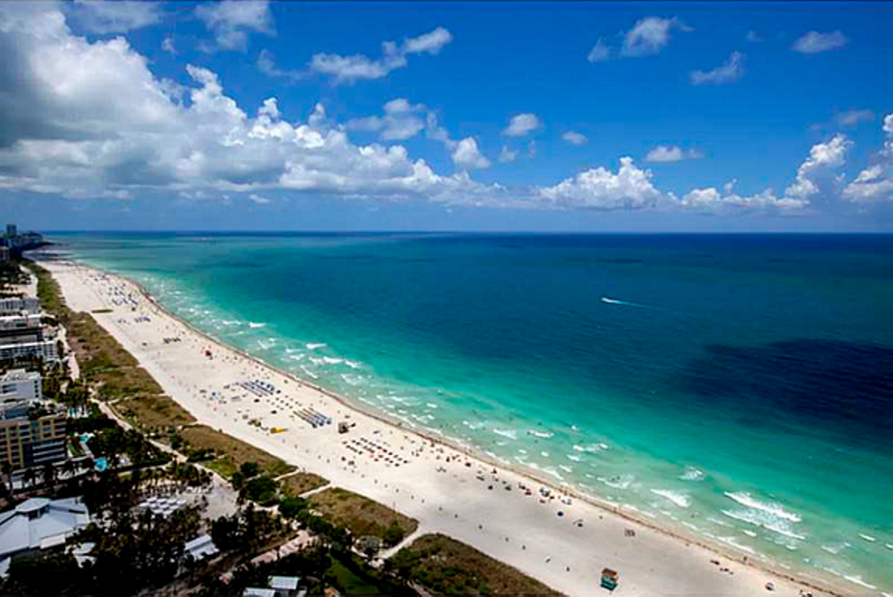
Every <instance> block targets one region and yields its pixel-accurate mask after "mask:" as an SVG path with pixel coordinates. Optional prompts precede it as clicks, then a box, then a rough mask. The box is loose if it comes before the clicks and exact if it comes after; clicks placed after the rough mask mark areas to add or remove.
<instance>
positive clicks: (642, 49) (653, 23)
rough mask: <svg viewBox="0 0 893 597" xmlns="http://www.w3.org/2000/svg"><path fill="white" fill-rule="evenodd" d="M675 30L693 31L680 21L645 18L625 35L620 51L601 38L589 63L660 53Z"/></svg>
mask: <svg viewBox="0 0 893 597" xmlns="http://www.w3.org/2000/svg"><path fill="white" fill-rule="evenodd" d="M673 30H679V31H693V29H692V28H691V27H689V26H687V25H686V24H685V23H683V22H682V21H680V20H679V19H677V18H675V17H673V18H671V19H663V18H661V17H645V18H643V19H639V20H638V21H636V24H635V25H633V28H632V29H630V30H629V31H627V32H626V33H624V34H623V43H622V44H621V45H620V48H619V49H614V48H611V47H609V46H608V44H607V43H605V40H604V39H603V38H599V39H598V41H597V42H596V43H595V45H594V46H593V47H592V49H591V50H590V51H589V55H588V56H587V59H588V60H589V62H604V61H606V60H610V59H611V57H612V56H614V55H618V56H625V57H637V56H650V55H652V54H657V53H659V52H660V51H661V50H662V49H664V48H665V47H666V46H667V45H668V44H669V43H670V37H671V36H670V34H671V33H672V31H673Z"/></svg>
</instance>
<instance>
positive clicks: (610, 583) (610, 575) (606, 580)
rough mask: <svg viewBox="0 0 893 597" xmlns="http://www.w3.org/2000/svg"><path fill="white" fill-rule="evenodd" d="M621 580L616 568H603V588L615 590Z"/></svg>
mask: <svg viewBox="0 0 893 597" xmlns="http://www.w3.org/2000/svg"><path fill="white" fill-rule="evenodd" d="M619 581H620V574H619V573H618V572H617V571H616V570H611V569H610V568H605V569H604V570H602V583H601V585H602V588H603V589H608V590H609V591H613V590H614V589H616V588H617V583H618V582H619Z"/></svg>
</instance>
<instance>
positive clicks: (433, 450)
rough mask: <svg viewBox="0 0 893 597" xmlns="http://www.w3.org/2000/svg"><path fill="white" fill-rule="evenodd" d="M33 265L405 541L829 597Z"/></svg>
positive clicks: (658, 580)
mask: <svg viewBox="0 0 893 597" xmlns="http://www.w3.org/2000/svg"><path fill="white" fill-rule="evenodd" d="M41 265H43V266H44V267H46V268H47V269H48V270H49V271H50V272H51V273H52V274H53V276H54V277H55V279H56V280H57V281H58V282H59V285H60V287H61V289H62V292H63V295H64V297H65V300H66V302H67V304H68V306H69V307H70V308H71V309H73V310H75V311H85V312H95V311H97V310H102V311H101V312H96V313H94V314H93V317H95V318H96V320H97V321H98V322H99V324H100V325H102V327H103V328H105V329H106V330H107V331H108V332H109V333H110V334H111V335H112V336H114V337H115V338H116V339H117V340H118V341H119V342H120V343H121V344H122V345H123V346H124V348H126V349H127V350H128V351H129V352H131V353H132V354H133V355H134V356H135V357H136V358H137V359H138V360H139V362H140V363H141V364H142V366H143V367H144V368H145V369H146V370H147V371H148V372H149V373H150V374H151V375H152V376H153V377H154V378H155V379H156V380H157V381H158V383H159V384H160V385H161V386H162V388H163V389H164V391H165V392H166V393H167V394H168V395H169V396H171V398H173V399H174V400H175V401H176V402H177V403H179V404H180V405H182V406H183V407H184V408H185V409H186V410H188V411H189V412H190V413H191V414H192V415H193V416H194V417H195V418H196V419H197V420H198V421H199V422H200V423H204V424H206V425H208V426H211V427H213V428H215V429H220V430H222V431H224V432H225V433H227V434H230V435H232V436H234V437H236V438H238V439H241V440H243V441H245V442H248V443H251V444H253V445H255V446H257V447H258V448H261V449H263V450H266V451H268V452H270V453H271V454H274V455H276V456H278V457H280V458H282V459H283V460H285V461H286V462H288V463H291V464H294V465H296V466H298V467H300V468H301V469H303V470H306V471H310V472H313V473H317V474H319V475H322V476H324V477H325V478H327V479H329V480H330V481H331V482H332V483H333V484H334V485H337V486H341V487H344V488H346V489H348V490H350V491H354V492H356V493H359V494H362V495H364V496H366V497H368V498H371V499H373V500H376V501H379V502H381V503H383V504H386V505H388V506H390V507H392V508H394V509H395V510H398V511H400V512H402V513H404V514H406V515H408V516H412V517H414V518H416V519H417V520H418V521H419V529H418V531H416V533H415V534H414V536H412V537H409V538H407V541H412V539H413V538H414V537H415V536H418V535H421V534H425V533H434V532H439V533H443V534H446V535H449V536H451V537H453V538H455V539H458V540H460V541H463V542H465V543H467V544H469V545H472V546H474V547H475V548H477V549H479V550H480V551H482V552H484V553H486V554H488V555H490V556H492V557H494V558H496V559H499V560H501V561H503V562H506V563H508V564H510V565H512V566H515V567H516V568H518V569H519V570H521V571H523V572H524V573H526V574H528V575H530V576H532V577H534V578H536V579H538V580H540V581H542V582H543V583H545V584H547V585H549V586H551V587H553V588H555V589H556V590H559V591H561V592H563V593H566V594H568V595H599V594H607V592H606V591H604V589H601V588H599V586H598V583H599V577H600V573H601V570H602V569H603V568H605V567H607V568H612V569H614V570H617V571H619V573H620V585H619V587H618V589H617V590H616V591H615V593H616V594H617V595H656V594H661V595H670V594H688V595H692V594H703V595H708V594H709V595H756V594H780V595H793V596H798V595H800V594H802V592H804V591H807V592H811V593H813V594H815V595H819V594H827V593H823V592H822V591H821V590H818V589H817V587H826V588H832V587H831V586H830V585H829V584H828V583H829V580H828V579H824V578H822V579H819V578H807V577H805V576H804V577H797V578H795V577H794V576H793V574H787V573H785V572H784V571H783V570H781V569H776V570H773V567H772V565H771V564H770V563H768V562H761V561H758V562H754V561H753V560H751V561H750V562H748V563H746V564H745V562H744V560H745V558H746V556H747V554H746V553H744V552H740V554H736V553H735V552H733V551H732V549H733V548H731V547H730V548H729V550H728V551H726V552H725V553H721V552H722V551H724V550H718V549H717V550H714V549H712V548H710V547H708V546H705V545H701V544H698V543H696V542H695V540H694V539H693V538H686V537H684V536H682V535H681V534H680V535H677V534H674V533H670V532H668V531H666V530H662V529H657V528H654V527H652V526H650V525H648V524H647V522H645V521H638V520H635V519H634V516H633V514H634V513H632V512H629V513H617V512H615V511H613V510H612V509H611V508H610V507H609V506H607V505H602V504H598V503H594V502H592V501H590V500H584V499H581V498H580V496H577V495H573V494H569V493H567V492H565V491H561V490H559V489H558V488H555V487H550V486H548V485H547V484H546V483H545V482H543V481H540V480H536V479H534V478H532V477H529V476H527V475H525V474H522V472H521V471H517V470H509V469H506V468H505V467H501V466H495V465H494V464H492V463H488V462H485V461H483V460H481V459H478V458H477V457H474V456H472V455H469V454H466V453H464V452H462V451H460V450H459V449H457V448H454V447H452V446H449V445H446V444H444V443H441V442H435V441H432V439H430V438H426V437H423V436H421V435H419V434H417V433H415V432H412V431H409V430H407V429H406V428H403V427H400V426H397V425H394V424H391V423H389V422H387V421H385V420H383V419H381V418H378V417H374V416H371V415H369V414H367V413H364V412H362V411H360V410H358V409H355V408H353V407H351V406H349V405H348V404H347V403H346V402H344V401H343V400H340V399H339V398H337V397H335V396H333V395H331V394H329V393H327V392H324V391H321V390H320V389H318V388H315V387H313V386H312V385H310V384H308V383H305V382H302V381H301V380H299V379H297V378H295V377H293V376H290V375H288V374H286V373H283V372H280V371H278V370H276V369H274V368H272V367H269V366H266V365H264V364H263V363H260V362H259V361H257V360H255V359H252V358H250V357H248V356H246V355H243V354H241V353H240V352H238V351H236V350H234V349H231V348H229V347H227V346H224V345H222V344H220V343H218V342H216V341H214V340H213V339H211V338H210V337H208V336H206V335H203V334H201V333H199V332H198V331H196V330H194V329H193V328H191V327H190V326H188V325H186V324H185V323H184V322H182V321H180V320H178V319H177V318H175V317H174V316H172V315H170V314H168V313H167V312H165V311H164V310H162V309H161V308H160V307H159V306H158V305H156V304H155V303H154V302H153V301H151V299H150V298H149V297H148V296H146V295H145V294H144V293H143V292H142V290H141V289H140V288H139V287H138V286H137V285H136V284H133V283H131V282H129V281H127V280H126V279H124V278H122V277H119V276H114V275H110V274H107V273H104V272H100V271H98V270H96V269H92V268H89V267H86V266H84V265H81V264H77V263H74V262H70V261H63V260H46V261H41ZM339 423H347V424H348V425H349V426H350V428H349V431H348V432H347V433H343V434H342V433H339V432H338V424H339ZM274 428H281V429H284V431H281V432H277V433H272V432H271V431H272V430H273V429H274ZM277 431H278V429H277ZM370 454H372V455H370ZM798 579H799V580H798ZM801 581H802V582H801ZM767 583H773V585H774V591H772V592H770V591H769V590H768V589H767V588H766V585H767ZM834 590H835V591H836V592H839V593H842V592H843V591H844V589H842V588H834Z"/></svg>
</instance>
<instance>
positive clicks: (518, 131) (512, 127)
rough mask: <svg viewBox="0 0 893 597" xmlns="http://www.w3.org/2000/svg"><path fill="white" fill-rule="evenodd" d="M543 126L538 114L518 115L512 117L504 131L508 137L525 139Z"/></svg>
mask: <svg viewBox="0 0 893 597" xmlns="http://www.w3.org/2000/svg"><path fill="white" fill-rule="evenodd" d="M541 126H542V122H540V119H539V118H538V117H537V115H536V114H530V113H525V114H516V115H514V116H512V119H511V120H510V121H509V125H508V126H507V127H506V128H505V130H503V131H502V134H503V135H506V136H508V137H523V136H525V135H527V134H528V133H531V132H533V131H535V130H536V129H538V128H540V127H541Z"/></svg>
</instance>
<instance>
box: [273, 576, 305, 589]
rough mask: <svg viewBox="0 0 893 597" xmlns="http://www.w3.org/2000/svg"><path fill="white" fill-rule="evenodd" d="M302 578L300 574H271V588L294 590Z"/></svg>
mask: <svg viewBox="0 0 893 597" xmlns="http://www.w3.org/2000/svg"><path fill="white" fill-rule="evenodd" d="M300 580H301V579H300V577H298V576H271V577H270V588H271V589H279V590H280V591H281V590H287V591H294V590H295V589H297V588H298V581H300Z"/></svg>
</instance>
